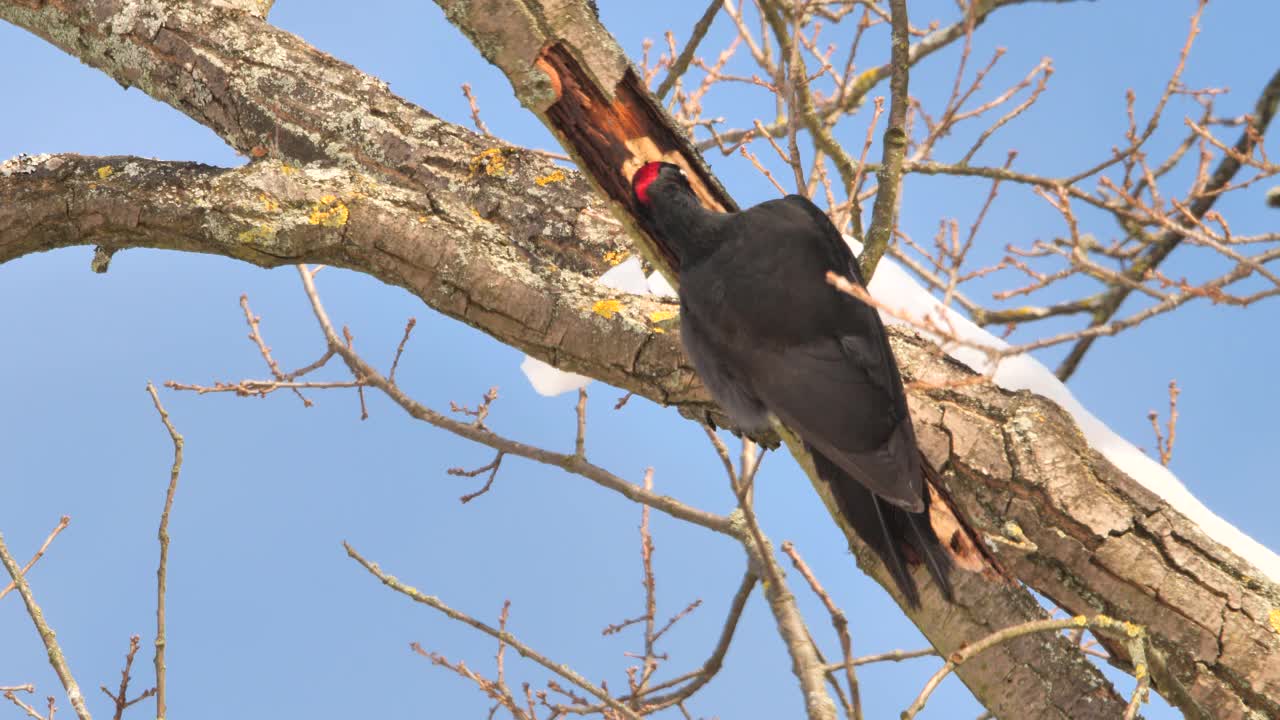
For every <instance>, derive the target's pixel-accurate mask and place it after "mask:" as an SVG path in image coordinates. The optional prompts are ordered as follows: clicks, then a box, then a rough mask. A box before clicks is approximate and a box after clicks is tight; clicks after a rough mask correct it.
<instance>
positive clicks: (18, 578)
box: [0, 533, 93, 720]
mask: <svg viewBox="0 0 1280 720" xmlns="http://www.w3.org/2000/svg"><path fill="white" fill-rule="evenodd" d="M0 564H3V565H4V569H5V570H8V571H9V577H11V578H13V583H14V585H16V586H17V588H18V594H19V595H21V596H22V602H23V603H25V604H26V606H27V614H28V615H30V616H31V622H33V623H35V626H36V631H37V632H39V633H40V639H41V640H42V641H43V642H44V648H45V650H46V651H48V654H49V664H50V665H52V666H53V670H54V672H56V673H57V674H58V680H60V681H61V682H62V687H63V688H64V689H65V690H66V691H67V699H68V700H70V701H71V707H72V708H73V709H75V711H76V716H77V717H78V718H80V720H92V717H93V716H92V715H90V714H89V708H88V707H86V706H85V703H84V695H82V694H81V693H80V685H79V684H78V683H77V682H76V679H75V676H73V675H72V674H71V668H69V667H68V666H67V659H66V657H65V656H64V655H63V654H62V648H61V647H59V646H58V640H57V636H56V634H55V633H54V632H53V628H51V627H49V623H48V622H46V621H45V619H44V611H42V610H41V609H40V606H39V605H38V604H36V598H35V595H33V594H32V592H31V586H30V585H28V584H27V579H26V578H25V577H23V576H22V569H21V568H20V567H18V563H17V561H16V560H14V559H13V556H12V555H10V554H9V547H8V546H7V545H5V542H4V533H0ZM6 697H9V699H10V700H14V698H13V697H12V694H11V693H7V694H6ZM14 702H17V701H16V700H14ZM50 706H51V707H52V702H50Z"/></svg>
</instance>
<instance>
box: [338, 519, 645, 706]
mask: <svg viewBox="0 0 1280 720" xmlns="http://www.w3.org/2000/svg"><path fill="white" fill-rule="evenodd" d="M342 546H343V547H344V548H346V550H347V555H348V556H349V557H350V558H351V559H353V560H355V561H356V562H358V563H360V565H361V566H363V567H364V569H365V570H368V571H369V573H370V574H372V575H373V576H374V577H376V578H378V579H379V580H381V581H382V584H383V585H386V586H387V587H389V588H391V589H392V590H395V591H396V592H398V593H400V594H401V595H404V596H406V597H408V598H409V599H411V600H413V601H414V602H418V603H421V604H423V605H426V606H427V607H429V608H432V609H434V610H438V611H439V612H441V613H444V614H445V615H446V616H448V617H449V618H450V619H452V620H457V621H458V622H461V623H464V624H466V625H470V626H471V627H473V628H475V629H477V630H479V631H481V632H483V633H484V634H486V635H488V636H490V637H492V638H494V639H497V640H500V641H502V642H503V643H506V644H507V645H510V646H511V647H512V648H515V651H516V652H518V653H520V656H521V657H526V658H529V659H530V660H532V661H534V662H535V663H537V664H539V665H541V666H542V667H544V668H546V669H547V670H550V671H551V672H553V673H555V674H556V675H559V676H560V677H562V678H564V679H565V680H567V681H569V682H571V683H573V684H574V685H576V686H578V687H580V688H582V689H583V690H585V691H587V692H588V693H590V694H592V695H594V696H595V697H596V698H597V699H599V700H600V701H601V702H603V703H604V704H606V705H608V706H609V708H610V709H611V710H613V711H614V712H615V713H617V714H618V715H619V716H620V717H624V718H628V719H629V720H639V718H640V716H639V715H637V714H635V713H634V712H632V710H631V709H630V708H628V707H627V706H625V705H623V704H622V703H620V702H618V701H617V700H615V699H614V698H613V696H611V695H610V694H609V693H608V691H606V690H605V689H604V688H602V687H599V686H597V685H595V684H594V683H592V682H591V681H590V680H587V679H586V678H584V677H582V676H581V675H579V674H578V673H576V672H574V671H573V670H570V669H569V667H568V666H567V665H564V664H562V663H557V662H553V661H551V660H549V659H548V658H547V657H546V656H545V655H543V654H541V653H539V652H538V651H536V650H534V649H533V648H531V647H529V646H528V645H526V644H524V643H523V642H521V641H520V640H519V639H518V638H516V637H515V636H514V635H512V634H511V633H510V632H507V631H506V630H499V629H497V628H494V627H490V626H489V625H486V624H485V623H482V622H480V621H479V620H476V619H475V618H473V617H471V616H470V615H467V614H465V613H462V612H459V611H457V610H454V609H453V608H452V607H449V606H448V605H446V604H445V603H444V602H442V601H441V600H440V599H439V598H437V597H435V596H433V595H427V594H425V593H423V592H421V591H420V590H418V589H417V588H414V587H410V586H408V585H405V584H404V583H402V582H400V580H399V579H397V578H396V577H395V576H393V575H388V574H387V573H385V572H383V571H382V568H380V567H379V566H378V564H377V563H373V562H369V561H368V560H365V559H364V557H363V556H361V555H360V553H358V552H356V550H355V548H353V547H351V545H350V543H346V542H344V543H342Z"/></svg>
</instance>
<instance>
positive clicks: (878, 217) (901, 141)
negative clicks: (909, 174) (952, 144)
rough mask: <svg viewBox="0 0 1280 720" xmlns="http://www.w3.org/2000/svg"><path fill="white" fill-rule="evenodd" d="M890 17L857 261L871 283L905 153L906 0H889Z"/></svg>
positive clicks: (894, 210)
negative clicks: (869, 201)
mask: <svg viewBox="0 0 1280 720" xmlns="http://www.w3.org/2000/svg"><path fill="white" fill-rule="evenodd" d="M889 13H890V17H891V18H892V28H893V32H892V39H891V40H890V47H891V48H892V51H891V54H890V60H889V64H890V65H891V66H892V68H893V69H892V73H891V75H890V78H889V88H890V97H889V118H888V125H887V127H886V128H885V131H884V139H883V140H882V143H881V145H882V154H881V158H880V173H879V185H880V189H879V190H878V191H877V192H876V201H875V204H874V205H873V206H872V208H871V226H870V228H868V229H867V237H866V241H865V243H864V245H863V249H862V255H861V256H859V258H858V264H859V265H860V266H861V268H862V277H863V281H864V282H871V277H872V276H873V275H875V272H876V265H877V264H879V262H880V258H881V257H882V256H883V255H884V253H885V250H887V249H888V247H889V240H890V239H891V238H892V237H893V229H894V227H895V226H896V225H897V216H898V191H899V189H900V188H901V186H902V163H903V160H905V159H906V156H907V131H906V123H907V81H908V77H909V75H910V65H911V59H910V52H911V46H910V44H909V42H910V41H909V39H908V37H907V1H906V0H889Z"/></svg>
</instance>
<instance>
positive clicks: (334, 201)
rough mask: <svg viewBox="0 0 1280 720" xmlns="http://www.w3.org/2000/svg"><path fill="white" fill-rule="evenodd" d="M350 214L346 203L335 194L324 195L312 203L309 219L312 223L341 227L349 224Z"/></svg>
mask: <svg viewBox="0 0 1280 720" xmlns="http://www.w3.org/2000/svg"><path fill="white" fill-rule="evenodd" d="M349 215H350V212H348V210H347V206H346V204H345V203H343V202H342V201H341V200H339V199H338V198H336V197H334V196H333V195H322V196H320V199H319V200H317V201H316V202H315V203H314V204H312V206H311V214H310V215H309V216H308V218H307V219H308V221H309V222H310V223H311V224H312V225H323V226H325V227H341V226H343V225H346V224H347V218H348V216H349Z"/></svg>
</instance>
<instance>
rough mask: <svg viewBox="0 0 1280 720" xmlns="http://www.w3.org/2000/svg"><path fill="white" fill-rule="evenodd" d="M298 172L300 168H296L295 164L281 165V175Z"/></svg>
mask: <svg viewBox="0 0 1280 720" xmlns="http://www.w3.org/2000/svg"><path fill="white" fill-rule="evenodd" d="M296 172H298V168H296V167H294V166H292V165H281V166H280V174H281V175H292V174H294V173H296Z"/></svg>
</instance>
